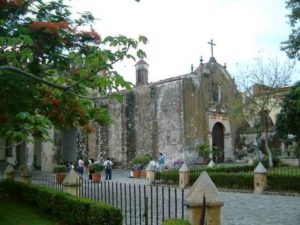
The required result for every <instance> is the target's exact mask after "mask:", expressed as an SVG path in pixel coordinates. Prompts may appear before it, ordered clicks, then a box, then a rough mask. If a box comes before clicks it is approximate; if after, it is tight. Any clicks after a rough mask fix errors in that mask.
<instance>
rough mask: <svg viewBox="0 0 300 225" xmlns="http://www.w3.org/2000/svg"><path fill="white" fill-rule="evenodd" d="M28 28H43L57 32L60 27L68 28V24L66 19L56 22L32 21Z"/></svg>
mask: <svg viewBox="0 0 300 225" xmlns="http://www.w3.org/2000/svg"><path fill="white" fill-rule="evenodd" d="M30 28H31V29H32V30H41V29H45V30H47V31H49V32H50V33H53V34H54V33H57V32H58V31H59V30H60V29H69V25H68V23H67V22H66V21H64V20H62V21H60V22H58V23H53V22H49V21H48V22H33V23H32V24H31V25H30Z"/></svg>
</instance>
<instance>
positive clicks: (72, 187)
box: [63, 168, 80, 196]
mask: <svg viewBox="0 0 300 225" xmlns="http://www.w3.org/2000/svg"><path fill="white" fill-rule="evenodd" d="M63 186H64V192H66V193H69V194H71V195H75V196H77V195H78V193H79V187H80V176H79V174H78V173H77V172H76V171H75V170H74V169H73V168H72V169H71V170H70V172H69V173H68V174H67V176H66V177H65V179H64V181H63Z"/></svg>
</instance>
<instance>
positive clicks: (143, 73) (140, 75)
mask: <svg viewBox="0 0 300 225" xmlns="http://www.w3.org/2000/svg"><path fill="white" fill-rule="evenodd" d="M148 68H149V65H148V63H146V62H145V60H144V59H143V58H141V59H140V60H139V61H138V62H137V63H136V64H135V73H136V86H139V85H144V84H148Z"/></svg>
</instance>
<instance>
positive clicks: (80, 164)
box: [78, 157, 84, 177]
mask: <svg viewBox="0 0 300 225" xmlns="http://www.w3.org/2000/svg"><path fill="white" fill-rule="evenodd" d="M83 172H84V161H83V159H82V157H80V158H79V160H78V173H79V174H80V176H81V177H83Z"/></svg>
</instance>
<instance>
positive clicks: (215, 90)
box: [212, 84, 221, 102]
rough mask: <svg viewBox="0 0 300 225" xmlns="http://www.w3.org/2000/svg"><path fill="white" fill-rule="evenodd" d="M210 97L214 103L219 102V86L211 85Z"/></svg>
mask: <svg viewBox="0 0 300 225" xmlns="http://www.w3.org/2000/svg"><path fill="white" fill-rule="evenodd" d="M212 97H213V101H214V102H221V86H220V85H217V84H213V86H212Z"/></svg>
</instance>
